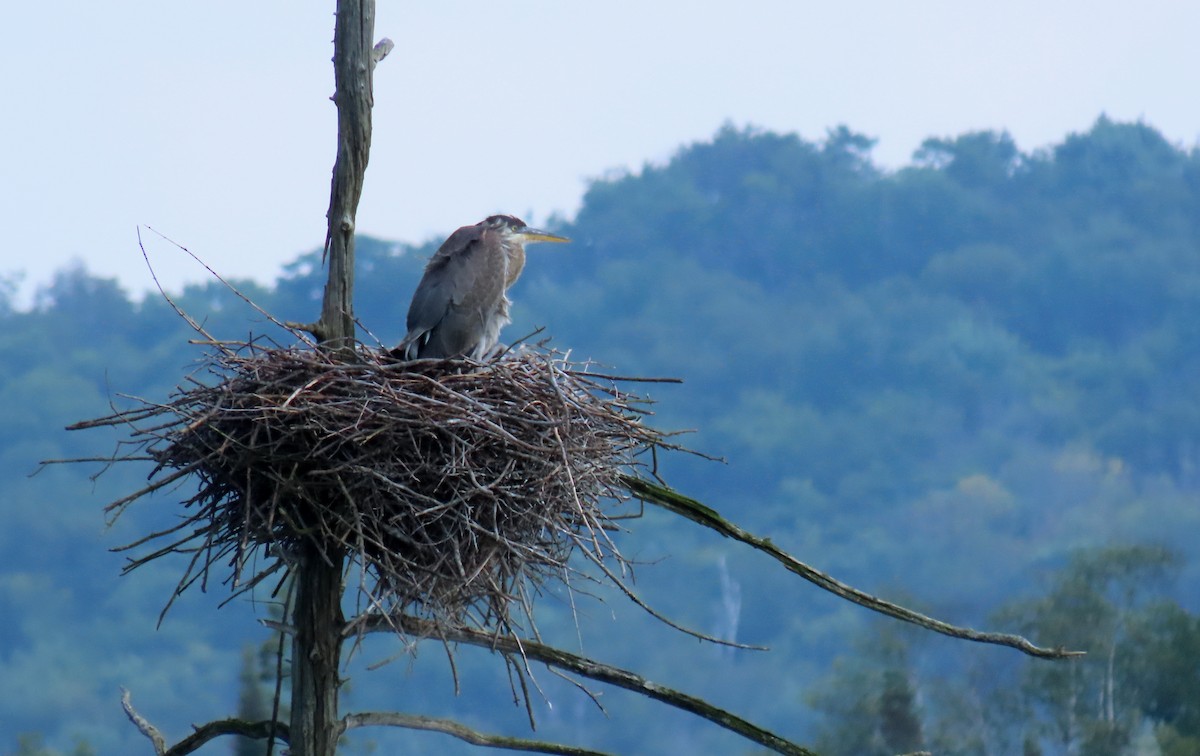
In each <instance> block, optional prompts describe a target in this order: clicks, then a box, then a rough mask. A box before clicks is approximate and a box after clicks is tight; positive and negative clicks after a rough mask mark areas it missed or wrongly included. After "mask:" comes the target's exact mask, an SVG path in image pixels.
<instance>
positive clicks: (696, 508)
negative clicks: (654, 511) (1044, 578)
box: [622, 475, 1084, 659]
mask: <svg viewBox="0 0 1200 756" xmlns="http://www.w3.org/2000/svg"><path fill="white" fill-rule="evenodd" d="M622 482H623V483H624V484H625V486H626V487H627V488H628V489H629V492H630V493H631V494H633V495H634V496H636V497H638V498H639V499H642V500H643V501H646V502H648V503H650V504H655V505H657V506H660V507H662V508H663V509H666V510H667V511H670V512H674V513H675V514H677V515H681V516H683V517H686V518H687V519H689V520H691V521H692V522H695V523H698V524H700V525H703V526H704V527H706V528H709V529H710V530H714V531H716V532H718V533H720V534H721V535H723V536H725V537H727V538H733V539H734V540H737V541H741V542H742V543H744V544H747V545H748V546H752V547H753V548H755V549H758V550H759V551H761V552H763V553H765V554H768V555H770V556H771V557H773V558H774V559H775V560H776V561H778V562H779V563H780V564H782V565H783V566H784V567H786V568H787V569H788V570H790V571H792V572H794V573H796V574H797V575H799V576H800V577H802V578H804V579H805V580H807V581H809V582H810V583H812V584H813V585H816V586H818V587H819V588H823V589H825V590H827V591H829V592H830V593H832V594H834V595H835V596H840V597H841V598H844V599H846V600H847V601H850V602H852V603H855V604H858V605H859V606H862V607H866V608H867V609H871V610H872V611H876V612H879V613H880V614H886V615H887V616H889V617H893V618H895V619H898V620H902V621H904V622H910V623H912V624H914V625H917V626H919V627H923V628H925V629H927V630H933V631H934V632H938V633H942V634H943V635H949V636H950V637H952V638H961V639H963V640H969V641H975V642H978V643H991V644H994V645H998V646H1009V647H1011V648H1015V649H1017V650H1019V651H1022V652H1023V653H1026V654H1029V655H1030V656H1038V657H1042V658H1045V659H1065V658H1068V657H1072V656H1082V655H1083V653H1084V652H1082V651H1068V650H1067V649H1065V648H1061V647H1060V648H1043V647H1041V646H1037V645H1034V644H1033V643H1031V642H1029V641H1028V640H1026V639H1025V638H1022V637H1021V636H1019V635H1009V634H1007V633H989V632H982V631H979V630H972V629H971V628H969V627H958V626H957V625H951V624H949V623H947V622H942V621H941V620H937V619H933V618H932V617H927V616H925V615H924V614H921V613H920V612H915V611H913V610H912V609H907V608H905V607H903V606H900V605H898V604H893V603H892V602H890V601H885V600H883V599H881V598H877V597H875V596H872V595H871V594H869V593H865V592H863V591H860V590H859V589H857V588H854V587H853V586H849V585H846V584H845V583H843V582H841V581H839V580H836V579H834V578H832V577H830V576H829V575H826V574H825V573H823V572H821V571H820V570H817V569H815V568H813V567H810V566H808V565H807V564H805V563H804V562H801V561H800V560H799V559H797V558H796V557H794V556H792V555H791V554H789V553H787V552H786V551H784V550H783V549H781V548H779V547H778V546H776V545H775V544H774V543H772V542H771V539H769V538H763V537H761V536H756V535H754V534H753V533H750V532H748V531H746V530H743V529H742V528H740V527H738V526H737V525H734V524H733V523H732V522H729V521H728V520H726V519H725V518H724V517H721V515H719V514H717V511H716V510H714V509H712V508H711V507H707V506H705V505H704V504H701V503H700V502H698V501H696V500H695V499H691V498H688V497H687V496H684V495H683V494H680V493H678V492H676V491H673V490H671V489H670V488H667V487H666V486H662V485H658V484H657V483H652V482H650V481H648V480H645V479H644V478H638V477H635V476H633V475H624V476H622Z"/></svg>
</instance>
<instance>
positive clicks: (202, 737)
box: [121, 688, 288, 756]
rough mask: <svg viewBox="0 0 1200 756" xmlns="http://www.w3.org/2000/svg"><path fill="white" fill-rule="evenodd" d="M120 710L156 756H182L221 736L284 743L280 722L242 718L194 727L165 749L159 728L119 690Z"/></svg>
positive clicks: (285, 734) (285, 729)
mask: <svg viewBox="0 0 1200 756" xmlns="http://www.w3.org/2000/svg"><path fill="white" fill-rule="evenodd" d="M121 708H122V709H124V710H125V716H127V717H129V721H130V722H133V724H134V726H135V727H137V728H138V731H139V732H141V733H142V734H143V735H145V736H146V737H147V738H149V739H150V743H151V744H152V745H153V746H154V753H155V755H156V756H184V754H188V753H194V752H195V751H198V750H199V749H200V747H201V746H203V745H204V744H205V743H207V742H208V741H210V740H214V739H216V738H219V737H221V736H222V735H241V736H242V737H244V738H252V739H254V740H265V739H267V738H277V739H279V740H282V741H283V742H285V743H286V742H288V726H287V725H286V724H284V723H283V722H267V721H263V722H248V721H246V720H244V719H221V720H217V721H215V722H207V723H205V724H202V725H200V726H198V727H195V728H194V732H192V734H191V735H188V736H187V737H186V738H184V739H183V740H181V741H179V742H178V743H176V744H175V745H173V746H170V747H168V746H167V741H166V738H164V737H163V734H162V733H161V732H160V731H159V729H158V728H157V727H155V726H154V725H152V724H150V722H148V721H147V720H146V718H145V717H143V716H142V715H141V714H139V713H138V712H137V710H136V709H134V708H133V701H132V699H131V696H130V693H129V691H128V690H126V689H125V688H121Z"/></svg>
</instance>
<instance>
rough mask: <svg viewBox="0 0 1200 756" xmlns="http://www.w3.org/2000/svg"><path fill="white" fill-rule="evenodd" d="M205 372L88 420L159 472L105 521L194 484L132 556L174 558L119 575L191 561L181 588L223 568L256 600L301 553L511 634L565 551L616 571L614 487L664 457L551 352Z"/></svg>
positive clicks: (632, 401)
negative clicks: (207, 375) (141, 501)
mask: <svg viewBox="0 0 1200 756" xmlns="http://www.w3.org/2000/svg"><path fill="white" fill-rule="evenodd" d="M206 367H207V369H208V370H209V371H210V372H211V373H212V376H214V377H215V382H214V381H202V380H193V381H192V382H191V384H190V387H188V388H186V389H180V390H179V391H178V392H177V393H176V394H175V395H174V396H173V397H171V399H170V400H169V401H168V402H167V403H165V404H152V403H148V402H144V401H141V400H139V404H138V405H137V406H135V407H134V408H133V409H129V410H122V411H120V412H118V413H116V414H115V415H113V416H110V417H108V418H102V419H101V420H97V421H91V422H90V423H87V424H81V425H102V424H108V425H115V424H118V423H121V424H128V425H131V426H132V427H133V428H134V431H133V438H132V439H131V443H132V444H133V445H134V446H135V447H136V448H137V449H138V452H137V454H140V455H143V456H148V457H149V458H151V459H153V460H154V461H155V462H156V463H157V467H156V468H155V471H154V474H153V475H152V480H153V482H152V483H151V485H149V486H147V487H146V488H145V489H143V490H142V491H139V492H137V493H135V494H133V495H131V496H129V497H126V498H125V499H122V500H120V501H117V502H114V503H113V504H112V505H110V507H109V509H110V512H112V513H113V514H119V513H120V512H121V511H122V510H123V509H124V508H125V507H126V506H127V505H128V504H129V503H130V502H132V501H133V500H135V499H137V498H139V497H140V496H142V495H144V494H147V493H150V492H151V491H153V490H156V489H158V488H161V487H163V486H165V485H167V484H170V483H172V482H173V481H175V480H178V479H180V478H185V477H189V476H190V477H191V478H192V479H193V480H194V481H195V482H196V484H197V485H196V488H195V492H194V493H193V494H192V495H190V497H187V498H186V500H185V501H184V507H185V515H184V518H183V519H182V521H181V522H180V523H179V524H178V525H177V526H176V527H173V528H171V529H170V530H168V531H167V532H164V533H156V534H154V535H153V536H150V537H148V538H146V539H142V540H141V541H139V542H137V543H134V544H130V545H129V547H127V548H132V547H137V546H141V545H142V544H144V543H146V542H148V541H152V540H157V542H158V543H159V544H160V545H161V544H162V543H164V542H165V543H166V545H165V546H161V547H160V548H158V549H157V550H155V551H153V552H152V553H150V554H148V555H144V556H141V557H139V558H137V559H134V560H132V561H131V563H130V568H133V567H136V566H139V565H141V564H145V563H146V562H148V561H151V560H153V559H156V558H158V557H160V556H163V555H165V554H168V553H171V552H182V553H187V554H190V555H191V562H190V564H189V566H188V568H187V570H186V571H185V574H184V577H183V579H182V580H181V581H180V584H179V590H180V591H181V590H182V589H184V588H186V587H187V586H188V585H190V584H192V583H193V582H195V581H197V580H207V579H208V576H209V573H210V571H212V570H213V568H214V567H220V566H222V565H227V566H228V567H231V568H232V569H231V570H230V571H229V572H228V579H229V580H230V581H231V582H232V583H233V584H234V585H235V587H236V589H237V590H238V591H239V592H240V591H242V590H248V589H249V588H250V587H252V586H253V585H255V584H256V583H258V582H260V581H262V580H263V579H264V578H265V577H267V576H268V575H270V574H272V573H274V572H276V571H278V570H279V569H280V568H281V567H283V568H286V567H287V565H288V564H289V563H290V561H289V560H290V559H291V557H292V555H294V554H296V553H297V549H298V547H300V546H302V545H303V544H304V543H309V544H313V545H315V546H316V547H317V548H318V549H319V550H320V551H321V552H322V553H324V554H327V555H329V556H330V557H336V558H340V555H341V554H343V553H344V554H349V555H350V556H351V557H352V559H354V560H355V561H356V562H357V563H358V565H359V566H360V567H361V569H360V570H359V571H358V574H359V575H360V578H359V580H360V589H361V593H360V598H362V599H365V602H366V604H367V606H366V607H365V608H367V609H369V610H371V611H380V612H387V613H390V612H393V611H397V610H405V611H415V612H418V613H421V614H425V615H427V616H433V617H437V618H439V619H441V620H447V621H455V622H461V621H463V620H464V619H466V618H467V617H471V618H472V619H473V620H474V621H475V622H477V623H480V624H484V625H490V624H492V623H495V622H500V623H502V624H504V625H507V624H508V623H509V621H510V611H511V607H512V606H513V604H514V602H518V603H519V604H520V605H521V606H523V607H524V608H525V609H526V610H528V609H529V605H528V597H529V596H530V595H531V594H530V592H529V591H530V589H531V588H533V589H534V590H538V589H539V588H540V587H541V586H542V584H543V583H544V581H546V580H547V579H550V578H553V579H564V578H567V577H568V575H569V574H570V572H569V567H568V557H569V556H570V555H571V554H572V553H573V552H576V551H582V552H584V554H585V555H586V557H587V559H588V560H590V561H591V562H592V563H593V564H595V565H599V566H600V568H601V570H602V571H603V572H604V573H605V574H608V575H609V576H612V575H613V571H612V570H611V569H610V565H611V564H612V562H613V561H614V560H615V561H616V562H617V565H618V567H620V568H623V567H624V566H625V564H624V562H623V561H622V560H621V557H620V554H619V553H618V552H617V550H616V548H615V546H614V544H613V542H612V540H611V539H610V532H611V531H612V530H613V529H614V518H615V517H619V516H621V513H622V512H623V511H624V510H623V508H622V507H620V503H621V502H623V501H626V500H627V499H628V492H626V491H625V490H624V489H623V488H622V486H621V484H620V476H621V475H622V474H623V473H628V472H630V468H631V467H636V466H638V465H640V464H643V463H644V462H645V459H646V458H644V457H641V456H640V455H641V454H642V453H643V452H653V450H654V449H655V447H657V446H662V445H664V439H663V436H662V434H660V433H659V432H657V431H655V430H653V429H652V428H650V427H648V426H647V425H645V424H644V423H643V422H642V418H643V415H644V414H645V413H646V406H645V405H646V402H645V400H643V399H641V398H639V397H637V396H635V395H632V394H629V393H626V392H625V391H624V390H622V389H620V388H618V386H617V384H616V382H615V381H616V380H617V379H612V378H610V377H606V376H601V375H597V374H595V373H593V372H589V367H588V366H587V365H579V364H575V363H571V362H569V361H567V360H566V359H565V358H563V357H562V356H560V355H557V354H555V353H553V352H548V351H545V350H542V349H523V350H522V351H520V352H518V353H515V354H509V355H507V356H505V357H503V358H501V359H499V360H495V361H492V362H488V363H486V364H475V363H466V362H462V361H438V362H431V361H419V362H416V363H404V362H398V361H396V360H394V359H393V358H391V357H389V356H388V355H387V354H386V353H381V352H374V351H370V350H359V351H358V353H357V354H356V355H355V359H353V360H345V359H343V358H341V357H338V356H337V355H336V354H335V353H332V352H325V351H320V350H313V349H304V348H265V347H259V346H256V345H253V344H242V345H238V346H237V348H231V347H229V346H227V345H226V346H222V347H221V348H220V349H218V350H217V351H216V352H215V353H214V354H213V355H212V356H211V357H210V358H209V361H208V363H207V365H206ZM127 456H132V455H127ZM188 490H191V489H188ZM264 554H265V555H267V557H268V558H267V559H266V560H265V561H264V560H263V559H262V555H264ZM606 560H607V561H606ZM251 564H253V565H254V566H253V567H248V565H251ZM178 592H179V591H177V593H178Z"/></svg>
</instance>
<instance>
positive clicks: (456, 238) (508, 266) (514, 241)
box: [395, 215, 570, 360]
mask: <svg viewBox="0 0 1200 756" xmlns="http://www.w3.org/2000/svg"><path fill="white" fill-rule="evenodd" d="M565 241H570V239H567V238H566V237H564V236H557V235H555V234H551V233H549V232H547V231H541V230H539V229H536V228H530V227H529V226H527V225H525V222H524V221H522V220H521V219H519V218H514V217H513V216H511V215H493V216H491V217H489V218H487V219H485V220H482V221H480V222H479V223H476V224H475V225H474V226H463V227H462V228H460V229H458V230H457V231H455V232H454V233H452V234H450V238H448V239H446V241H445V242H443V243H442V246H441V247H439V248H438V251H437V252H436V253H434V255H433V257H432V258H430V260H429V264H428V265H426V266H425V275H424V276H422V277H421V283H419V284H417V291H416V293H415V294H413V298H412V304H410V305H409V306H408V335H407V336H405V337H404V340H403V341H401V342H400V346H398V347H396V350H395V351H396V352H398V353H399V355H400V356H401V357H403V358H404V359H406V360H413V359H417V358H420V357H470V358H472V359H475V360H482V359H483V358H484V357H485V356H487V354H488V353H489V352H490V351H491V350H492V348H493V347H495V346H496V342H497V341H499V339H500V329H501V328H503V327H504V326H505V325H507V324H508V323H509V317H508V305H509V304H510V301H509V299H508V295H507V293H506V292H507V291H508V287H510V286H512V285H513V282H514V281H516V280H517V277H518V276H520V275H521V270H522V269H523V268H524V267H525V245H526V244H529V243H530V242H565Z"/></svg>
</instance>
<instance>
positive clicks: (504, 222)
mask: <svg viewBox="0 0 1200 756" xmlns="http://www.w3.org/2000/svg"><path fill="white" fill-rule="evenodd" d="M479 225H480V226H483V227H485V228H487V229H493V230H496V231H499V232H500V233H501V234H503V235H504V239H505V241H509V240H511V241H515V242H518V243H520V244H530V243H532V242H569V241H571V240H570V239H568V238H567V237H565V236H559V235H558V234H552V233H550V232H549V231H543V230H541V229H540V228H530V227H529V226H527V225H525V221H523V220H521V219H520V218H518V217H516V216H513V215H492V216H489V217H488V218H486V219H485V220H482V221H480V222H479Z"/></svg>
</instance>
